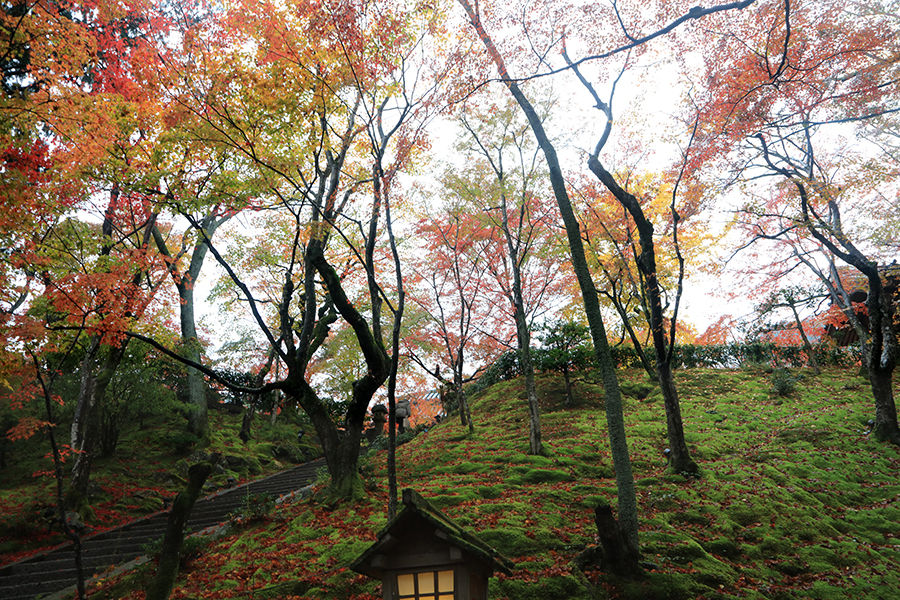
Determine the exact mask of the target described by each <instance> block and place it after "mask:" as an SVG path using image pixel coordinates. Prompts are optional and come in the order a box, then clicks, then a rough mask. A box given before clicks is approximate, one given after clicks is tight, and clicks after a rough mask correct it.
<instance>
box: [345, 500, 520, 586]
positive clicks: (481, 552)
mask: <svg viewBox="0 0 900 600" xmlns="http://www.w3.org/2000/svg"><path fill="white" fill-rule="evenodd" d="M402 502H403V507H402V508H401V510H400V511H399V512H398V513H397V515H396V516H395V517H394V518H393V519H391V520H390V521H388V523H387V525H385V527H384V529H382V530H381V533H379V534H378V539H377V540H376V541H375V542H374V543H373V544H372V545H371V546H370V547H369V548H368V549H367V550H366V551H365V552H363V553H362V554H361V555H360V556H359V557H358V558H357V559H356V560H355V561H354V562H353V564H352V565H350V568H351V569H353V570H354V571H356V572H357V573H362V574H363V575H368V576H369V577H374V578H378V579H380V578H381V572H382V568H381V566H380V565H379V564H378V563H379V562H380V561H379V560H378V557H380V556H382V555H385V554H389V553H391V552H392V551H394V550H395V549H397V548H399V547H402V545H403V543H404V541H405V540H406V539H408V538H409V537H411V536H417V535H421V533H422V532H423V531H426V530H427V531H431V532H433V533H432V535H433V536H434V538H436V539H435V542H434V543H436V544H446V545H449V546H456V547H457V548H459V549H460V550H462V551H463V552H464V553H465V554H467V555H469V556H470V557H472V558H473V559H474V560H475V561H477V562H479V563H481V565H482V567H483V568H486V569H487V570H489V571H490V572H493V571H500V572H502V573H505V574H507V575H510V574H512V569H513V568H515V565H514V564H513V563H512V562H511V561H510V560H509V559H507V558H505V557H504V556H502V555H501V554H500V553H499V552H497V550H495V549H494V548H492V547H491V546H489V545H487V544H485V543H484V542H482V541H481V540H479V539H478V538H477V537H475V536H474V535H472V534H471V533H469V532H467V531H465V530H464V529H463V528H462V527H460V526H459V525H457V524H456V523H454V522H453V520H452V519H451V518H450V517H448V516H447V515H445V514H444V513H442V512H441V511H440V510H438V509H437V508H435V507H434V506H432V505H431V504H430V503H429V502H428V501H427V500H425V498H423V497H422V496H421V495H419V494H418V493H416V492H415V491H414V490H412V489H410V488H406V489H405V490H403V495H402Z"/></svg>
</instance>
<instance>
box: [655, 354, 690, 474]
mask: <svg viewBox="0 0 900 600" xmlns="http://www.w3.org/2000/svg"><path fill="white" fill-rule="evenodd" d="M656 368H657V373H658V376H659V386H660V388H661V390H662V394H663V400H664V402H665V405H666V433H667V434H668V439H669V450H670V452H669V468H670V469H672V470H673V471H674V472H675V473H681V474H687V475H692V476H695V475H697V474H698V472H699V471H700V467H698V466H697V463H696V462H694V459H693V458H691V453H690V451H689V450H688V448H687V444H686V443H685V441H684V425H683V424H682V421H681V404H680V403H679V402H678V390H677V389H676V388H675V381H674V377H673V376H672V368H671V367H670V365H669V363H668V362H665V363H657V365H656Z"/></svg>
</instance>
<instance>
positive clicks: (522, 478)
mask: <svg viewBox="0 0 900 600" xmlns="http://www.w3.org/2000/svg"><path fill="white" fill-rule="evenodd" d="M511 471H512V472H513V473H514V474H513V475H512V476H511V477H510V478H509V479H508V480H507V481H508V482H509V484H511V485H525V484H528V483H559V482H562V481H571V480H572V476H571V475H570V474H569V473H567V472H565V471H558V470H556V469H531V468H529V467H513V468H512V469H511Z"/></svg>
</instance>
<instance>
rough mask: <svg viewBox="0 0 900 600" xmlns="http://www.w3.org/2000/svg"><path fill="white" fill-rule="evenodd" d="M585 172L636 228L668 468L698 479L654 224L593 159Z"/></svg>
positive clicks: (639, 263) (634, 199)
mask: <svg viewBox="0 0 900 600" xmlns="http://www.w3.org/2000/svg"><path fill="white" fill-rule="evenodd" d="M588 168H590V170H591V172H592V173H594V175H596V176H597V179H599V180H600V182H601V183H603V185H604V186H605V187H606V189H608V190H609V191H610V193H612V195H613V196H614V197H615V198H616V200H618V201H619V203H620V204H621V205H622V206H623V207H624V208H625V209H626V210H627V211H628V213H629V214H630V215H631V217H632V219H633V220H634V222H635V225H636V226H637V229H638V238H639V240H640V244H641V253H640V255H639V256H637V258H636V262H637V267H638V271H639V272H640V273H641V275H642V276H643V277H642V279H643V284H644V288H645V289H646V290H647V298H648V303H649V305H650V306H649V308H650V333H651V335H652V338H653V348H654V350H655V351H656V374H657V378H658V379H659V385H660V388H661V390H662V394H663V398H664V399H665V406H666V432H667V434H668V437H669V449H670V450H671V452H670V453H669V467H670V468H671V469H672V470H674V471H675V472H676V473H686V474H688V475H697V474H699V467H698V466H697V463H696V462H694V460H693V459H692V458H691V455H690V452H689V451H688V448H687V444H686V443H685V441H684V427H683V425H682V421H681V407H680V405H679V402H678V392H677V390H676V388H675V380H674V379H673V378H672V369H671V366H670V362H669V361H670V357H669V354H670V346H671V345H674V344H675V340H674V339H671V340H668V343H667V341H666V337H665V332H664V328H665V319H664V318H663V309H662V297H661V293H660V289H659V280H658V279H657V276H656V252H655V249H654V246H653V223H651V222H650V221H649V220H648V219H647V218H646V216H645V215H644V211H643V210H642V209H641V205H640V203H639V202H638V200H637V198H635V197H634V196H633V195H632V194H630V193H628V192H627V191H625V190H624V189H622V188H621V187H620V186H619V184H618V182H617V181H616V180H615V178H614V177H613V176H612V174H611V173H610V172H609V171H607V170H606V169H605V168H604V167H603V165H602V164H601V163H600V161H599V160H598V159H597V157H596V156H591V157H590V158H589V159H588Z"/></svg>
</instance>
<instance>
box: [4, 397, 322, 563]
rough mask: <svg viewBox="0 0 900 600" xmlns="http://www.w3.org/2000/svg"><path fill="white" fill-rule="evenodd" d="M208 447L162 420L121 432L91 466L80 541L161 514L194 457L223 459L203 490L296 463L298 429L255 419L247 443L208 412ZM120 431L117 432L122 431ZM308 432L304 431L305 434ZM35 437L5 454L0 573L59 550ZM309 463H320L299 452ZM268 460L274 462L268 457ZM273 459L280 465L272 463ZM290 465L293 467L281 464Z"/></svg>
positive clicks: (236, 417)
mask: <svg viewBox="0 0 900 600" xmlns="http://www.w3.org/2000/svg"><path fill="white" fill-rule="evenodd" d="M209 419H210V432H211V433H210V441H209V444H208V446H207V447H205V448H202V449H200V448H199V446H198V445H196V444H194V443H192V442H195V441H196V438H194V437H193V436H190V435H189V434H186V433H184V432H183V431H182V430H181V429H178V427H177V425H176V424H175V423H171V422H168V421H166V419H165V418H164V417H162V416H159V417H155V418H153V419H149V420H148V421H147V422H146V423H144V424H143V426H137V425H136V424H135V426H134V427H131V428H129V429H125V430H123V432H122V434H121V439H120V440H119V442H118V448H117V450H116V452H115V453H114V454H113V455H111V456H107V457H102V456H101V457H98V458H97V459H95V463H94V469H93V475H92V478H91V480H92V483H91V486H90V493H91V502H92V505H91V507H90V514H88V515H84V517H85V518H84V524H85V525H86V526H87V527H88V529H87V530H86V534H88V535H89V534H91V533H97V532H101V531H105V530H107V529H111V528H114V527H118V526H120V525H124V524H125V523H128V522H130V521H132V520H135V519H140V518H143V517H146V516H147V515H149V514H153V513H155V512H158V511H161V510H163V509H164V508H165V504H164V502H165V500H167V499H172V498H174V497H175V495H176V494H178V492H180V491H181V490H182V489H183V488H184V484H185V477H186V474H187V467H188V465H189V464H190V462H191V458H192V455H193V453H194V452H197V451H198V450H200V451H204V452H220V453H222V454H223V456H226V457H227V458H228V460H227V461H223V464H222V466H221V468H219V469H217V471H216V473H215V474H213V475H212V476H211V477H210V480H209V482H208V486H207V490H208V491H209V492H211V491H213V490H214V489H221V488H225V487H229V486H234V485H240V484H242V483H246V482H247V481H250V480H253V479H256V478H259V477H262V476H264V475H268V474H271V473H276V472H278V471H281V470H284V469H286V468H288V467H291V466H293V465H292V464H291V462H303V461H304V455H303V454H302V452H301V448H300V447H298V446H297V444H296V440H297V438H296V436H297V431H298V429H299V428H298V427H297V426H295V425H292V424H286V423H276V424H275V426H274V427H273V426H271V425H270V424H269V423H268V421H267V420H266V418H265V417H263V418H257V419H256V420H255V421H254V424H253V427H252V438H251V439H250V440H249V442H247V443H245V442H243V441H241V440H240V439H239V437H238V434H239V432H240V428H241V415H240V414H229V413H228V412H226V411H224V410H221V411H210V415H209ZM123 429H124V428H123ZM309 429H310V430H311V428H309ZM48 450H49V443H48V442H47V441H46V439H45V438H44V436H43V435H38V436H35V437H34V438H32V439H29V440H25V441H20V442H18V443H17V445H16V446H13V447H12V448H11V449H10V450H9V453H10V457H9V459H8V461H7V463H8V464H7V466H6V467H5V468H4V469H3V470H2V471H0V474H2V480H0V566H2V565H4V564H8V563H10V562H14V561H16V560H20V559H21V558H24V557H27V556H28V555H31V554H34V553H36V552H39V551H41V550H46V549H49V548H53V547H55V546H57V545H59V544H63V543H67V540H66V539H65V536H64V535H63V533H62V532H61V531H60V530H61V527H59V525H55V526H54V527H52V529H51V527H50V526H49V525H50V520H49V519H48V518H45V512H46V511H48V509H50V508H51V507H52V506H53V505H54V503H55V493H56V490H55V486H56V482H55V479H54V478H53V475H52V462H51V459H50V456H49V455H48ZM302 450H306V451H307V453H308V455H310V456H318V455H320V454H321V453H320V451H318V449H317V448H316V447H314V446H313V445H312V444H310V443H307V444H304V445H303V447H302ZM275 454H279V455H280V456H279V457H276V456H275ZM279 458H280V460H279ZM289 458H293V461H291V460H289Z"/></svg>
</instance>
